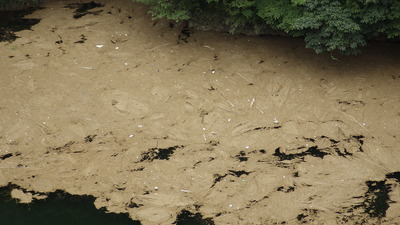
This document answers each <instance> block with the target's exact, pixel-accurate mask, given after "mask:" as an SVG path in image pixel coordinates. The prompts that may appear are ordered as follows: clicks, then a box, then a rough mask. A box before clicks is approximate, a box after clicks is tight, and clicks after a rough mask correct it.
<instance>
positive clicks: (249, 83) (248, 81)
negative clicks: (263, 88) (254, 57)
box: [236, 73, 253, 85]
mask: <svg viewBox="0 0 400 225" xmlns="http://www.w3.org/2000/svg"><path fill="white" fill-rule="evenodd" d="M236 74H237V75H239V77H241V78H242V79H243V80H245V81H247V85H253V83H252V82H251V81H250V80H249V79H247V78H246V77H244V76H242V75H241V74H240V73H236Z"/></svg>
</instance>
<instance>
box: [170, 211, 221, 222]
mask: <svg viewBox="0 0 400 225" xmlns="http://www.w3.org/2000/svg"><path fill="white" fill-rule="evenodd" d="M173 224H176V225H214V224H215V223H214V221H213V220H212V219H211V218H203V216H202V215H201V214H200V213H192V212H189V211H187V210H182V211H181V213H179V214H178V216H177V218H176V221H175V222H174V223H173Z"/></svg>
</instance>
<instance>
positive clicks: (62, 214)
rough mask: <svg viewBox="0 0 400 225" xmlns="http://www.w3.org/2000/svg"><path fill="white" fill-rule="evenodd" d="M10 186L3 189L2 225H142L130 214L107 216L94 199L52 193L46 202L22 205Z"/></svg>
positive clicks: (0, 209)
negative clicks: (131, 217) (14, 196)
mask: <svg viewBox="0 0 400 225" xmlns="http://www.w3.org/2000/svg"><path fill="white" fill-rule="evenodd" d="M13 188H14V187H13V186H11V185H9V186H6V187H2V188H0V224H2V225H139V224H141V223H140V222H139V221H133V220H131V219H130V218H129V216H128V214H115V213H107V212H105V210H98V209H96V207H95V206H94V204H93V203H94V200H95V198H94V197H93V196H87V195H84V196H79V195H71V194H68V193H65V192H63V191H56V192H54V193H50V194H49V195H48V197H47V198H46V199H43V200H36V201H33V202H32V203H30V204H18V201H17V200H15V199H12V198H11V196H10V192H11V190H12V189H13Z"/></svg>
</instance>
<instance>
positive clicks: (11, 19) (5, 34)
mask: <svg viewBox="0 0 400 225" xmlns="http://www.w3.org/2000/svg"><path fill="white" fill-rule="evenodd" d="M38 9H41V8H38V7H36V8H29V9H24V10H13V11H0V18H1V19H0V42H1V41H10V42H12V41H15V39H17V38H18V36H17V35H16V34H15V32H18V31H22V30H29V29H31V27H32V26H33V25H35V24H37V23H39V22H40V19H26V18H24V16H26V15H29V14H31V13H33V12H34V11H36V10H38Z"/></svg>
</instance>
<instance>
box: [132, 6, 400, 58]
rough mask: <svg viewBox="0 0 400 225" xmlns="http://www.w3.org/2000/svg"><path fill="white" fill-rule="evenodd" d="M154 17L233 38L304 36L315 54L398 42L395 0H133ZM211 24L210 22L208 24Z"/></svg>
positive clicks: (398, 16) (399, 14)
mask: <svg viewBox="0 0 400 225" xmlns="http://www.w3.org/2000/svg"><path fill="white" fill-rule="evenodd" d="M136 1H139V2H143V3H147V4H151V5H152V8H151V11H150V12H151V14H152V15H153V17H154V18H168V19H172V20H175V21H180V20H190V21H196V22H197V23H201V22H203V23H204V24H207V25H208V27H209V26H210V24H212V26H213V27H214V28H217V27H218V26H221V24H222V25H223V26H225V27H229V31H230V32H232V33H235V32H236V33H237V32H239V33H240V32H245V31H246V32H247V31H249V30H252V31H254V32H255V33H260V32H263V30H264V29H266V28H273V29H275V30H279V31H283V32H285V33H287V34H289V35H291V36H301V37H304V40H305V42H306V46H307V47H308V48H312V49H314V50H315V51H316V52H317V53H321V52H324V51H328V52H333V51H338V52H340V53H343V54H356V53H359V52H360V48H361V47H363V46H365V45H366V44H367V40H369V39H372V38H376V37H379V38H382V37H384V38H389V39H390V38H399V37H400V1H399V0H136ZM212 21H214V23H213V22H212Z"/></svg>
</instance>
